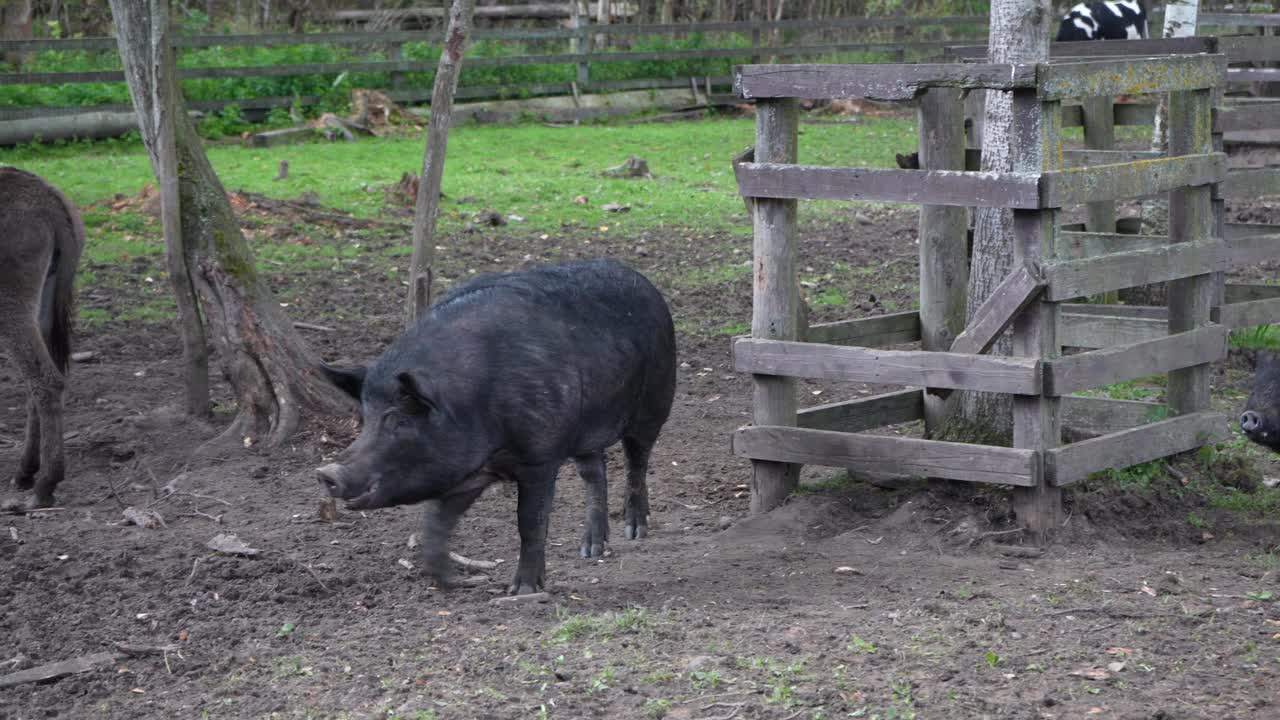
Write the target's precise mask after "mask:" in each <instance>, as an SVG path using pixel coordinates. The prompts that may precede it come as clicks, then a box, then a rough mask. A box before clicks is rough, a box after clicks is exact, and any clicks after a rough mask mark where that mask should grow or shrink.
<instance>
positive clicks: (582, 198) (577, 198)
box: [573, 195, 591, 205]
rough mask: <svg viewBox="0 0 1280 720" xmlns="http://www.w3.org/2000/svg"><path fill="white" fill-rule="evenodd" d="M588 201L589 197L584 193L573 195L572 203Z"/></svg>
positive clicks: (589, 200) (578, 203)
mask: <svg viewBox="0 0 1280 720" xmlns="http://www.w3.org/2000/svg"><path fill="white" fill-rule="evenodd" d="M589 202H591V199H590V198H588V197H587V196H586V195H575V196H574V197H573V204H574V205H586V204H587V203H589Z"/></svg>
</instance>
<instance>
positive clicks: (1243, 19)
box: [1196, 12, 1280, 27]
mask: <svg viewBox="0 0 1280 720" xmlns="http://www.w3.org/2000/svg"><path fill="white" fill-rule="evenodd" d="M1196 21H1197V22H1198V23H1199V24H1200V26H1201V27H1214V26H1217V27H1276V26H1280V15H1276V14H1270V13H1239V12H1231V13H1213V12H1202V13H1199V14H1198V15H1197V16H1196Z"/></svg>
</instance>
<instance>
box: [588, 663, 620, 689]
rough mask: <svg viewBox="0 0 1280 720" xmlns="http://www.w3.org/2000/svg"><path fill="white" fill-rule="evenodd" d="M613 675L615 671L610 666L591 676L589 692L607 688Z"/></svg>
mask: <svg viewBox="0 0 1280 720" xmlns="http://www.w3.org/2000/svg"><path fill="white" fill-rule="evenodd" d="M614 677H615V673H614V670H613V668H612V667H606V668H604V669H603V670H601V671H600V672H598V673H596V674H595V676H593V677H592V678H591V687H590V688H589V690H590V692H591V693H592V694H594V693H601V692H604V691H605V690H608V689H609V686H610V684H612V683H613V680H614Z"/></svg>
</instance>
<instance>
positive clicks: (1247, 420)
mask: <svg viewBox="0 0 1280 720" xmlns="http://www.w3.org/2000/svg"><path fill="white" fill-rule="evenodd" d="M1240 429H1241V430H1243V431H1245V432H1246V433H1250V434H1252V433H1255V432H1258V431H1259V430H1261V429H1262V416H1261V415H1259V414H1258V413H1256V412H1254V411H1252V410H1245V411H1244V414H1242V415H1241V416H1240Z"/></svg>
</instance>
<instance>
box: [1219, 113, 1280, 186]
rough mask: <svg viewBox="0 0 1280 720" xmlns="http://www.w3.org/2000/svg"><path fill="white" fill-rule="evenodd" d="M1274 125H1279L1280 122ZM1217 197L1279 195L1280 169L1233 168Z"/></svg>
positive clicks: (1224, 180)
mask: <svg viewBox="0 0 1280 720" xmlns="http://www.w3.org/2000/svg"><path fill="white" fill-rule="evenodd" d="M1275 112H1280V108H1277V109H1276V110H1275ZM1276 124H1277V125H1280V120H1277V122H1276ZM1218 195H1219V197H1223V198H1226V199H1228V200H1252V199H1254V198H1259V197H1262V196H1264V195H1280V167H1257V168H1233V169H1232V170H1231V171H1230V172H1228V173H1227V177H1226V178H1224V179H1223V181H1222V183H1221V184H1220V185H1219V186H1218Z"/></svg>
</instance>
